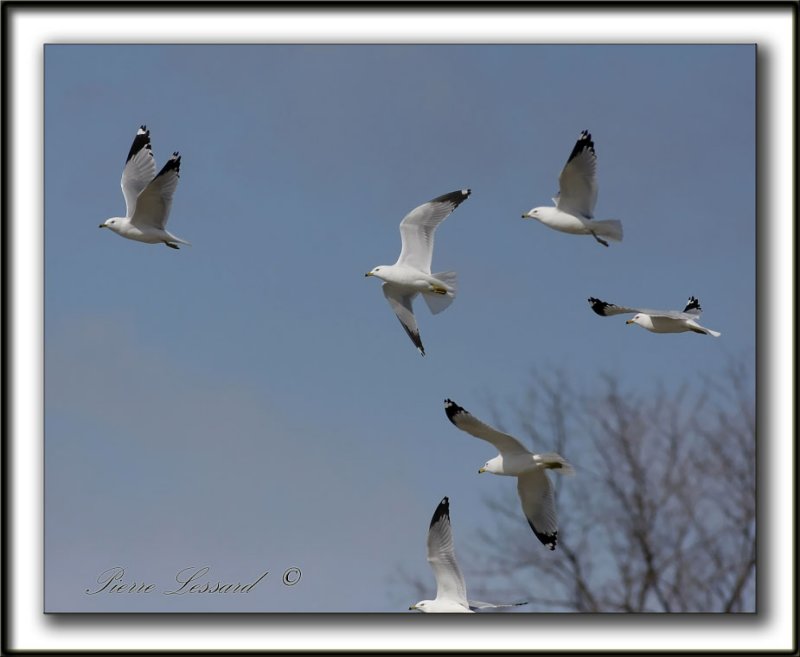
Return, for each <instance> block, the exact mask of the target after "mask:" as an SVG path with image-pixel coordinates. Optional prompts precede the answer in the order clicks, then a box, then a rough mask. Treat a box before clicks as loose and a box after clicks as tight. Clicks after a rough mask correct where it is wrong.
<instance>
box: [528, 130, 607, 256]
mask: <svg viewBox="0 0 800 657" xmlns="http://www.w3.org/2000/svg"><path fill="white" fill-rule="evenodd" d="M558 184H559V191H558V195H557V196H554V197H553V203H555V204H556V206H555V207H554V208H553V207H538V208H533V209H532V210H529V211H528V212H526V213H525V214H523V215H522V218H523V219H537V220H538V221H540V222H542V223H543V224H544V225H545V226H550V228H555V229H556V230H560V231H561V232H562V233H572V234H574V235H592V236H593V237H594V238H595V239H596V240H597V241H598V242H600V244H602V245H603V246H608V242H606V240H604V239H602V238H603V237H605V238H607V239H610V240H614V241H616V242H621V241H622V223H621V222H620V221H619V220H617V219H603V220H602V221H594V220H593V219H592V217H593V216H594V206H595V204H596V203H597V155H596V154H595V152H594V142H593V141H592V135H590V134H589V133H588V132H587V131H586V130H583V131H582V132H581V136H580V137H578V141H577V142H575V147H574V148H573V149H572V153H570V155H569V158H568V159H567V163H566V164H565V165H564V169H563V170H562V171H561V175H560V176H559V177H558Z"/></svg>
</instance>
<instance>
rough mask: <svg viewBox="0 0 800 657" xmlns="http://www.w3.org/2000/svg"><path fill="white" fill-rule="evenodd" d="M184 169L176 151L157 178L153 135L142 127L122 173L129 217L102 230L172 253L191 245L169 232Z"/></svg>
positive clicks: (114, 219)
mask: <svg viewBox="0 0 800 657" xmlns="http://www.w3.org/2000/svg"><path fill="white" fill-rule="evenodd" d="M180 168H181V156H180V155H179V154H178V153H177V151H176V152H175V153H173V154H172V157H171V158H169V160H167V163H166V164H165V165H164V166H163V167H162V169H161V171H159V172H158V174H156V161H155V158H154V157H153V151H152V149H151V147H150V131H149V130H148V129H147V127H146V126H141V127H140V128H139V130H138V132H137V133H136V137H134V139H133V144H132V145H131V150H130V152H129V153H128V159H127V160H126V161H125V168H124V169H123V170H122V181H121V184H122V194H123V196H124V197H125V206H126V209H127V211H126V213H125V216H124V217H111V219H106V220H105V221H104V222H103V223H102V224H100V228H110V229H111V230H112V231H113V232H115V233H116V234H117V235H121V236H122V237H126V238H128V239H129V240H136V241H137V242H146V243H147V244H159V243H163V244H166V245H167V246H168V247H170V248H172V249H177V248H178V244H189V242H186V241H184V240H182V239H180V238H179V237H175V235H173V234H172V233H169V232H167V229H166V225H167V218H168V217H169V210H170V208H171V207H172V195H173V194H174V193H175V188H176V187H177V186H178V179H179V178H180V176H179V175H178V174H179V172H180Z"/></svg>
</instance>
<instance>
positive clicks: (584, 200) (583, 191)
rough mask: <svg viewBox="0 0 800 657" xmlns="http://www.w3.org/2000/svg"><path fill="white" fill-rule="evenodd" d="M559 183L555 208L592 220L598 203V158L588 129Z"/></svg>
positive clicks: (565, 166)
mask: <svg viewBox="0 0 800 657" xmlns="http://www.w3.org/2000/svg"><path fill="white" fill-rule="evenodd" d="M558 184H559V187H560V189H559V192H558V196H557V201H556V207H558V209H559V210H564V211H567V212H570V213H575V214H579V215H581V216H582V217H585V218H586V219H591V218H592V216H593V215H594V206H595V204H596V203H597V156H596V155H595V152H594V142H593V141H592V136H591V135H590V134H589V133H588V132H587V131H586V130H584V131H583V132H581V135H580V137H579V138H578V141H577V142H576V143H575V147H574V148H573V149H572V153H570V156H569V158H568V159H567V163H566V164H565V165H564V168H563V169H562V171H561V175H560V176H559V177H558Z"/></svg>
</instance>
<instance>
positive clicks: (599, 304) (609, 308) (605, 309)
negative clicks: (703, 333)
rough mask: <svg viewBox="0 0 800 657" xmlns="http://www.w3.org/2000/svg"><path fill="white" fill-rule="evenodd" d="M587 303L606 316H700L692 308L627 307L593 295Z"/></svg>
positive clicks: (698, 312) (681, 317) (599, 313)
mask: <svg viewBox="0 0 800 657" xmlns="http://www.w3.org/2000/svg"><path fill="white" fill-rule="evenodd" d="M589 305H590V306H591V307H592V310H593V311H594V312H595V313H597V314H598V315H601V316H602V317H608V316H610V315H631V314H636V313H642V314H643V315H649V316H650V317H669V318H670V319H697V318H698V317H699V316H700V311H699V309H698V310H692V311H689V312H686V311H680V310H651V309H649V308H629V307H627V306H617V305H615V304H613V303H608V302H607V301H601V300H600V299H596V298H595V297H589Z"/></svg>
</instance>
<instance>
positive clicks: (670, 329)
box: [589, 297, 721, 338]
mask: <svg viewBox="0 0 800 657" xmlns="http://www.w3.org/2000/svg"><path fill="white" fill-rule="evenodd" d="M589 305H590V306H591V307H592V310H594V311H595V312H596V313H597V314H598V315H601V316H603V317H608V316H609V315H626V314H630V313H636V314H635V315H634V316H633V317H632V318H631V319H629V320H627V321H626V322H625V323H626V324H638V325H639V326H641V327H642V328H645V329H647V330H648V331H652V332H653V333H684V332H686V331H692V332H694V333H700V334H701V335H713V336H714V337H715V338H718V337H719V336H720V335H721V333H719V331H712V330H711V329H709V328H706V327H705V326H700V324H698V323H697V320H698V319H700V313H702V311H703V309H702V308H700V302H699V301H698V300H697V299H696V298H695V297H689V301H687V302H686V307H685V308H684V309H683V310H647V309H645V308H626V307H625V306H615V305H614V304H613V303H607V302H605V301H601V300H600V299H595V298H594V297H589Z"/></svg>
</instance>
